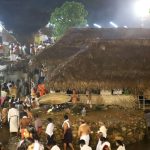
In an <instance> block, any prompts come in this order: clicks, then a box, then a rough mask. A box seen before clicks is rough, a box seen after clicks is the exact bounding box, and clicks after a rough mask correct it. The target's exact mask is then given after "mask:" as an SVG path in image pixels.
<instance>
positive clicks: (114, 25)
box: [109, 21, 118, 28]
mask: <svg viewBox="0 0 150 150" xmlns="http://www.w3.org/2000/svg"><path fill="white" fill-rule="evenodd" d="M109 23H110V24H111V25H112V26H113V27H115V28H118V25H117V24H115V23H114V22H112V21H110V22H109Z"/></svg>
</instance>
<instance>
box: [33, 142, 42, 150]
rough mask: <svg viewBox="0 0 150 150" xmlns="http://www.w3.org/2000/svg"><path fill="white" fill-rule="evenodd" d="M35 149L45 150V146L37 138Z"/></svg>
mask: <svg viewBox="0 0 150 150" xmlns="http://www.w3.org/2000/svg"><path fill="white" fill-rule="evenodd" d="M33 150H44V146H43V145H42V144H40V143H39V142H38V141H37V140H35V141H34V149H33Z"/></svg>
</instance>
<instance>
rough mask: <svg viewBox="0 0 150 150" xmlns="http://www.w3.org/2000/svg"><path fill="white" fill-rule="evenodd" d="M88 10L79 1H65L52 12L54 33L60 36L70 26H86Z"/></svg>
mask: <svg viewBox="0 0 150 150" xmlns="http://www.w3.org/2000/svg"><path fill="white" fill-rule="evenodd" d="M87 15H88V12H87V11H86V10H85V8H84V5H83V4H81V3H79V2H74V1H73V2H65V3H64V4H63V5H62V6H61V7H60V8H56V9H55V10H54V12H53V13H52V14H51V18H50V23H51V24H52V25H53V26H54V32H53V35H54V36H55V37H56V38H60V37H61V36H62V35H63V34H64V32H66V31H67V30H68V29H69V28H70V27H85V25H86V24H87V20H86V19H85V18H86V17H87Z"/></svg>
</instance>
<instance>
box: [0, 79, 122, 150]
mask: <svg viewBox="0 0 150 150" xmlns="http://www.w3.org/2000/svg"><path fill="white" fill-rule="evenodd" d="M41 84H42V86H40V87H39V85H40V84H38V86H35V84H34V83H32V85H31V92H30V96H25V97H24V98H23V99H22V98H20V97H18V95H19V94H17V86H16V84H15V83H14V82H10V81H9V82H7V83H4V84H2V86H1V99H0V105H1V113H0V120H1V121H0V127H1V128H2V127H3V126H4V125H8V126H9V132H10V137H11V138H18V137H19V139H20V140H19V142H18V144H17V147H16V150H44V149H47V150H60V149H64V150H67V149H68V147H69V148H70V149H72V150H75V147H76V146H75V145H74V143H73V134H72V124H71V121H70V119H69V116H68V114H65V115H64V122H62V135H63V137H62V139H63V148H62V147H61V145H59V144H58V142H57V139H56V138H55V133H54V128H55V127H56V125H55V123H54V122H53V119H54V118H49V117H48V118H47V126H46V129H45V131H44V134H45V136H46V141H47V142H46V143H43V142H41V135H42V134H43V122H42V120H41V118H40V117H39V115H38V114H37V113H34V114H33V113H32V110H33V109H36V108H39V102H38V97H40V96H43V95H44V94H45V93H46V91H43V89H45V87H44V88H43V86H44V85H43V82H41ZM41 87H42V90H41ZM37 91H38V94H37ZM67 93H68V94H69V93H70V94H71V101H72V103H73V105H74V104H75V103H76V102H77V101H78V95H77V93H76V91H75V90H73V91H72V92H69V91H67ZM37 95H38V96H37ZM86 96H88V97H89V100H91V95H90V93H89V92H86ZM88 103H89V102H88ZM88 103H87V104H88ZM90 103H91V102H90ZM83 110H84V111H85V108H84V109H83ZM83 110H82V111H83ZM84 115H85V112H84ZM99 127H100V128H99V130H98V131H97V136H98V142H97V146H96V150H111V144H110V142H109V141H108V139H107V128H106V126H105V124H104V123H102V122H100V123H99ZM91 132H92V131H91V129H90V126H89V125H88V123H87V122H86V121H85V120H83V119H80V125H79V128H78V135H77V136H78V138H79V142H78V143H76V144H78V145H79V148H80V150H92V149H93V148H92V147H91V145H90V146H89V144H90V140H91V139H90V134H91ZM116 145H117V150H125V146H124V144H123V143H122V141H121V140H116ZM0 147H2V146H0ZM0 149H2V148H0Z"/></svg>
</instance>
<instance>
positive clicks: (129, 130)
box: [5, 105, 147, 150]
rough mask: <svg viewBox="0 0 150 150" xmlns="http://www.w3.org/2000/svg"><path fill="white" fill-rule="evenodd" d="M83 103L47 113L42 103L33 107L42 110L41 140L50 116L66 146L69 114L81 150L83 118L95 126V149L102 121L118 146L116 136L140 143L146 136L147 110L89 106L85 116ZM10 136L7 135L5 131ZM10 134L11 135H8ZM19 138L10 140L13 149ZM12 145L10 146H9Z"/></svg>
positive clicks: (58, 138) (59, 138)
mask: <svg viewBox="0 0 150 150" xmlns="http://www.w3.org/2000/svg"><path fill="white" fill-rule="evenodd" d="M82 107H83V106H80V105H78V106H75V107H73V108H72V107H71V109H63V110H61V111H54V112H51V111H49V112H47V110H48V107H45V106H42V107H41V108H40V109H35V110H33V113H38V114H39V115H40V117H41V118H42V121H43V134H42V135H41V141H42V142H43V143H45V139H46V136H45V134H44V131H45V128H46V125H47V121H46V119H47V118H48V117H51V118H52V119H53V120H54V124H55V138H56V141H57V142H58V144H59V146H60V147H62V122H63V115H64V114H66V113H67V114H68V115H69V118H70V120H71V122H72V129H73V137H74V140H73V144H74V145H75V149H76V150H78V149H79V146H78V144H77V143H78V137H77V130H78V127H79V119H80V118H84V119H85V120H86V121H87V122H88V124H89V125H90V127H91V130H92V133H91V142H90V144H91V146H92V147H93V149H95V146H96V143H97V133H96V132H97V131H98V128H99V122H100V121H102V122H104V123H105V124H106V126H107V128H108V139H109V141H110V142H111V144H112V147H113V148H112V149H115V147H114V141H115V139H121V140H123V141H124V143H125V144H131V143H135V142H138V141H140V140H142V139H143V138H144V136H145V135H146V132H147V130H146V129H147V127H146V122H145V118H144V112H143V111H142V110H138V109H131V108H130V109H124V108H122V107H118V106H107V107H104V106H101V105H99V106H93V108H92V109H91V108H89V107H88V106H86V110H87V114H86V116H82V115H81V109H82ZM5 135H6V134H5ZM6 136H8V135H6ZM16 142H17V140H16V139H13V140H10V143H9V149H10V150H13V149H14V150H15V146H16ZM7 148H8V147H7Z"/></svg>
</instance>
